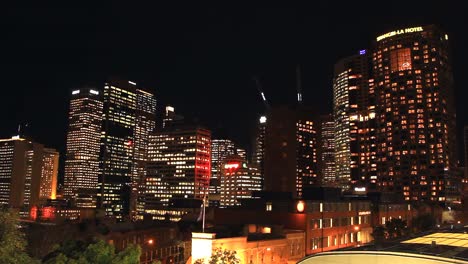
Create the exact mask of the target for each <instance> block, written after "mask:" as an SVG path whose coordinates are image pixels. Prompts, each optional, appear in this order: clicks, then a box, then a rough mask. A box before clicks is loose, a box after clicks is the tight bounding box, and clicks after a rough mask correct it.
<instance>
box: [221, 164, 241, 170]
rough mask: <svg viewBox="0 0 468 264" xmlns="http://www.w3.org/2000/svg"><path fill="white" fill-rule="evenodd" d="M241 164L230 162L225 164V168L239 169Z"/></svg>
mask: <svg viewBox="0 0 468 264" xmlns="http://www.w3.org/2000/svg"><path fill="white" fill-rule="evenodd" d="M239 166H240V164H239V163H228V164H224V168H225V169H227V170H232V169H238V168H239Z"/></svg>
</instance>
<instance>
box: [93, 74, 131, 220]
mask: <svg viewBox="0 0 468 264" xmlns="http://www.w3.org/2000/svg"><path fill="white" fill-rule="evenodd" d="M136 90H137V87H136V84H135V83H134V82H130V81H120V80H110V81H109V82H106V83H105V85H104V93H103V127H102V133H101V152H100V171H99V192H98V198H99V207H100V208H101V209H104V210H105V212H106V215H108V216H113V217H115V218H117V219H119V220H122V219H123V218H124V217H126V216H129V213H130V196H131V184H132V175H133V174H132V173H133V160H134V143H135V135H134V130H135V125H136V105H137V91H136Z"/></svg>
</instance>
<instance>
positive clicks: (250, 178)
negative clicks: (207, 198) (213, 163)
mask: <svg viewBox="0 0 468 264" xmlns="http://www.w3.org/2000/svg"><path fill="white" fill-rule="evenodd" d="M220 170H221V176H220V183H221V184H220V193H221V199H220V207H230V206H239V205H241V199H249V198H252V192H255V191H261V190H262V177H261V175H260V171H259V169H258V167H256V166H255V165H252V164H248V163H247V162H245V160H244V159H243V158H242V157H241V156H239V155H232V156H228V157H226V158H225V159H224V161H223V162H222V166H221V169H220Z"/></svg>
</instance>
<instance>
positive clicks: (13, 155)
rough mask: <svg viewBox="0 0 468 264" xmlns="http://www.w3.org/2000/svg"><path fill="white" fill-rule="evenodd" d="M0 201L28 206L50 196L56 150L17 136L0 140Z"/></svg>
mask: <svg viewBox="0 0 468 264" xmlns="http://www.w3.org/2000/svg"><path fill="white" fill-rule="evenodd" d="M0 160H1V162H0V204H4V205H8V206H10V207H14V208H22V209H28V208H29V207H30V206H34V205H39V204H42V203H44V202H45V200H46V199H50V198H54V197H53V196H54V194H55V192H56V187H57V168H58V152H57V151H56V150H54V149H47V148H44V146H43V145H42V144H39V143H35V142H32V141H30V140H26V139H24V138H20V137H19V136H16V137H13V138H11V139H0Z"/></svg>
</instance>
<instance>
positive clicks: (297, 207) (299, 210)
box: [296, 201, 305, 213]
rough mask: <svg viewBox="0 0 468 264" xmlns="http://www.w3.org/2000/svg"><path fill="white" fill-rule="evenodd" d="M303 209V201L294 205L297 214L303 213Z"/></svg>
mask: <svg viewBox="0 0 468 264" xmlns="http://www.w3.org/2000/svg"><path fill="white" fill-rule="evenodd" d="M304 209H305V203H304V201H299V202H297V204H296V210H297V211H298V212H299V213H303V212H304Z"/></svg>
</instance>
